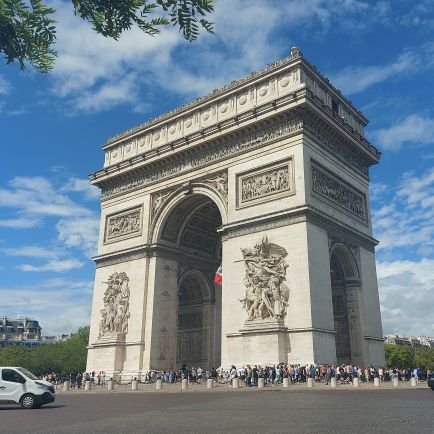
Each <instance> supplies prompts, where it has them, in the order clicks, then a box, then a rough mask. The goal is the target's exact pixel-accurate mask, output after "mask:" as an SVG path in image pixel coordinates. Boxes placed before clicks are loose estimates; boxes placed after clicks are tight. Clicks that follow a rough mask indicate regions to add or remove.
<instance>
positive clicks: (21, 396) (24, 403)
mask: <svg viewBox="0 0 434 434" xmlns="http://www.w3.org/2000/svg"><path fill="white" fill-rule="evenodd" d="M55 397H56V393H55V391H54V387H53V385H52V384H51V383H49V382H48V381H45V380H39V378H37V377H36V376H34V375H33V374H32V373H31V372H29V371H28V370H27V369H25V368H16V367H9V366H0V404H1V403H14V402H15V403H17V404H21V407H23V408H37V407H40V406H41V405H44V404H48V403H49V402H54V400H55Z"/></svg>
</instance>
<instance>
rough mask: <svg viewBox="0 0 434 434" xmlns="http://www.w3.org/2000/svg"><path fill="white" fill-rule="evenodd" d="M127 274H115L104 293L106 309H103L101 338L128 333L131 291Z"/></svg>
mask: <svg viewBox="0 0 434 434" xmlns="http://www.w3.org/2000/svg"><path fill="white" fill-rule="evenodd" d="M128 282H129V278H128V276H127V274H126V273H124V272H121V273H113V274H112V275H111V276H110V277H109V279H108V282H106V283H107V289H106V291H105V293H104V298H103V300H104V308H103V309H101V321H100V325H99V337H100V338H101V337H102V336H104V335H107V334H111V333H127V331H128V318H129V317H130V313H129V300H130V290H129V288H128Z"/></svg>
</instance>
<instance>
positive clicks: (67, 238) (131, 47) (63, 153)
mask: <svg viewBox="0 0 434 434" xmlns="http://www.w3.org/2000/svg"><path fill="white" fill-rule="evenodd" d="M50 3H51V4H53V5H54V6H55V7H56V8H57V16H56V19H57V21H58V40H57V50H58V52H59V58H58V60H57V64H56V68H55V70H54V72H52V73H50V74H49V75H41V74H39V73H37V72H35V71H32V70H31V69H30V68H29V69H27V70H26V71H25V72H19V70H18V67H17V65H10V66H6V65H4V64H3V66H1V67H0V132H1V135H0V143H1V146H0V150H1V157H0V162H1V163H0V167H1V170H0V276H1V278H0V315H1V314H6V315H10V316H17V315H27V316H34V317H36V318H37V319H39V320H40V322H41V325H42V326H43V330H44V333H45V334H56V333H61V332H71V331H73V330H75V329H76V328H77V327H78V326H81V325H86V324H88V322H89V317H90V308H91V298H92V286H93V277H94V265H93V262H92V261H91V260H90V257H91V256H92V255H93V254H95V246H96V241H97V231H98V223H99V221H98V220H99V215H98V214H99V203H98V190H97V189H95V188H93V187H91V186H90V185H89V183H88V181H87V175H88V174H89V173H90V172H93V171H95V170H97V169H99V168H101V167H102V164H103V153H102V150H101V145H102V144H103V143H104V142H105V141H106V140H107V138H108V137H109V136H112V135H115V134H117V133H119V132H121V131H123V130H126V129H128V128H131V127H133V126H136V125H138V124H140V123H142V122H144V121H145V120H147V119H149V118H150V117H154V116H156V115H159V114H160V113H163V112H165V111H167V110H170V109H172V108H175V107H176V106H178V105H179V104H183V103H186V102H189V101H190V100H192V99H194V98H195V97H197V96H200V95H203V94H206V93H209V92H211V91H212V90H213V89H215V88H216V87H220V86H222V85H224V84H225V83H227V82H230V81H232V80H234V79H237V78H241V77H242V76H244V75H246V74H248V73H249V72H251V71H254V70H257V69H259V68H262V67H264V66H265V65H267V64H268V63H271V62H273V61H275V60H277V59H280V58H283V57H286V56H287V55H288V54H289V51H290V48H291V46H293V45H296V46H298V47H299V48H300V50H301V51H302V52H303V54H304V56H305V57H306V58H307V59H308V60H309V61H310V62H311V63H313V64H315V65H316V66H317V67H318V69H319V70H320V71H321V72H322V73H323V74H324V75H326V76H327V77H328V78H329V79H330V80H331V81H332V82H333V83H334V84H335V85H336V86H337V87H338V88H340V89H341V90H342V92H343V93H344V95H346V96H347V97H348V98H349V99H350V100H352V102H353V103H354V104H355V105H356V106H357V107H358V108H360V109H361V110H362V112H363V113H364V114H365V115H366V116H367V117H368V119H370V124H369V126H368V128H367V129H366V135H367V138H368V139H369V140H370V141H371V142H372V143H373V144H374V145H375V146H377V147H378V148H379V149H380V150H381V151H382V152H383V157H382V160H381V163H380V165H378V166H375V167H373V168H372V169H371V182H372V189H371V205H372V216H373V225H374V235H375V237H376V238H377V239H379V240H380V241H381V243H380V245H379V246H378V248H377V272H378V281H379V289H380V299H381V306H382V317H383V328H384V333H385V334H390V333H401V334H404V333H405V334H407V335H431V336H434V315H433V311H432V303H433V300H434V146H433V145H434V0H419V1H418V0H414V1H408V0H385V1H364V0H360V1H358V0H335V1H333V0H304V1H303V2H299V1H292V0H288V1H281V0H217V1H216V12H215V14H214V15H213V17H212V19H213V21H214V22H215V30H216V35H215V36H210V35H202V37H201V38H200V39H199V40H198V41H197V42H195V43H192V44H189V43H187V42H185V41H183V40H182V39H181V37H180V36H179V35H178V33H177V31H176V30H175V29H168V30H165V31H164V32H163V33H162V34H161V35H160V36H158V37H156V38H150V37H146V36H144V35H142V34H141V33H140V32H139V31H138V30H136V29H133V30H132V31H130V32H129V33H128V34H125V35H124V36H123V37H122V38H121V40H120V41H118V42H115V41H111V40H107V39H104V38H103V37H100V36H98V35H96V34H94V33H93V32H92V30H91V29H90V26H89V25H88V24H87V23H85V22H83V21H81V20H80V19H79V18H77V17H74V16H73V14H72V12H71V8H70V6H69V3H68V2H62V1H60V0H58V1H52V2H50Z"/></svg>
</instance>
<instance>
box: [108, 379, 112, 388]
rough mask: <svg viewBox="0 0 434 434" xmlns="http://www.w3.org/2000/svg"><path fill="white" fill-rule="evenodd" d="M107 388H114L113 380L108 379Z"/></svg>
mask: <svg viewBox="0 0 434 434" xmlns="http://www.w3.org/2000/svg"><path fill="white" fill-rule="evenodd" d="M107 390H113V380H109V381H107Z"/></svg>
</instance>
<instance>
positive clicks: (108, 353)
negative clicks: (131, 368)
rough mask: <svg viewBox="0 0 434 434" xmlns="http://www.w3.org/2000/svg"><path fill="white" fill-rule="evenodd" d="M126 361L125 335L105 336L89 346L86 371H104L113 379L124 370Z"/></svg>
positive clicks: (111, 334)
mask: <svg viewBox="0 0 434 434" xmlns="http://www.w3.org/2000/svg"><path fill="white" fill-rule="evenodd" d="M124 359H125V334H124V333H110V334H105V335H103V336H101V337H99V338H98V340H97V341H96V342H94V343H93V344H91V345H89V346H88V359H87V360H88V361H87V367H86V370H87V372H91V371H95V372H99V371H104V372H105V373H106V375H108V376H110V377H112V376H113V375H116V374H117V373H119V372H120V371H121V370H122V367H123V363H124ZM108 362H109V363H108Z"/></svg>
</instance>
